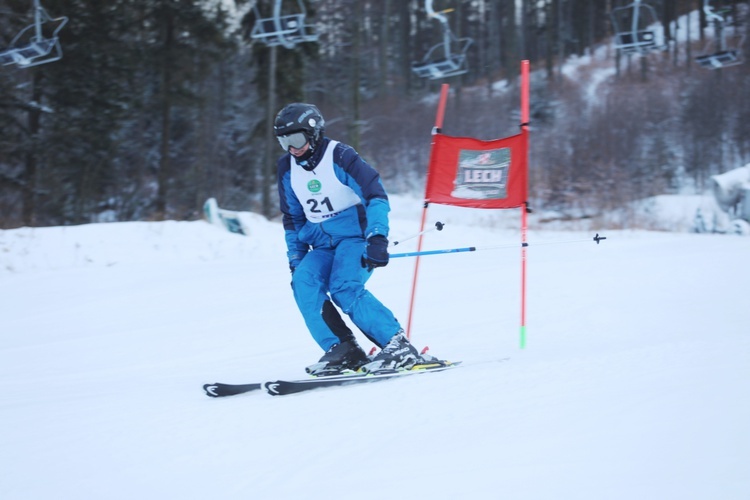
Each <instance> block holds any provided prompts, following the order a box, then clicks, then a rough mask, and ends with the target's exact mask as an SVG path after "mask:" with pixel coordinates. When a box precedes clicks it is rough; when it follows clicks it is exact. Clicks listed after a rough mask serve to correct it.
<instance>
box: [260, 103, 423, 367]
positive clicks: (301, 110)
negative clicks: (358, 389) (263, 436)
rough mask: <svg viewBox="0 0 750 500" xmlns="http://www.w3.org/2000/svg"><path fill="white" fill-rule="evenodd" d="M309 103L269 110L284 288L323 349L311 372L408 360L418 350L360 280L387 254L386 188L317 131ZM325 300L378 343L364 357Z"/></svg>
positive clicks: (350, 152)
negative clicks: (279, 152) (287, 285)
mask: <svg viewBox="0 0 750 500" xmlns="http://www.w3.org/2000/svg"><path fill="white" fill-rule="evenodd" d="M324 125H325V121H324V119H323V116H322V115H321V113H320V111H319V110H318V108H317V107H316V106H314V105H312V104H304V103H293V104H289V105H287V106H285V107H284V108H283V109H282V110H281V111H279V113H278V114H277V115H276V120H275V122H274V133H275V135H276V138H277V139H278V141H279V144H281V148H282V149H283V150H284V151H285V154H284V155H283V156H282V157H281V158H279V160H278V165H277V167H278V188H279V203H280V208H281V212H282V214H283V219H282V220H283V225H284V232H285V238H286V244H287V250H288V251H287V257H288V259H289V269H290V270H291V272H292V290H293V292H294V299H295V301H296V302H297V306H298V307H299V310H300V312H301V313H302V316H303V317H304V319H305V323H306V325H307V328H308V329H309V330H310V333H311V334H312V336H313V338H314V339H315V341H316V342H317V343H318V345H320V347H321V348H322V349H323V350H324V351H325V354H324V355H323V357H321V358H320V360H319V361H318V362H317V363H315V364H313V365H310V366H308V367H307V368H306V370H307V372H308V373H310V374H313V375H329V374H336V373H340V372H342V371H344V370H355V371H356V370H359V369H362V370H363V371H375V370H379V369H398V368H406V369H408V368H411V367H413V366H414V365H415V364H416V363H418V362H419V361H420V360H421V357H420V355H419V353H418V352H417V350H416V349H415V348H414V346H412V345H411V344H410V343H409V341H408V339H407V338H406V336H405V335H404V330H403V329H402V328H401V325H400V324H399V322H398V320H396V318H395V317H394V315H393V313H392V312H391V311H390V310H389V309H388V308H386V307H385V306H384V305H383V304H382V303H381V302H380V301H379V300H378V299H376V298H375V296H374V295H372V293H370V292H369V291H367V290H366V289H365V283H366V282H367V280H368V279H369V278H370V276H371V275H372V271H373V269H374V268H376V267H382V266H385V265H387V264H388V212H389V211H390V205H389V203H388V195H387V194H386V192H385V189H384V188H383V185H382V184H381V182H380V175H379V174H378V172H377V171H376V170H375V169H374V168H372V167H371V166H370V165H369V164H368V163H367V162H365V161H364V160H363V159H362V158H361V157H360V156H359V154H357V152H356V151H355V150H354V149H353V148H352V147H351V146H348V145H346V144H343V143H341V142H338V141H335V140H332V139H330V138H328V137H324ZM331 301H333V303H335V304H336V305H337V306H338V307H339V308H340V309H341V310H342V311H343V312H344V313H346V314H347V315H348V316H349V317H350V318H351V320H352V322H353V323H354V324H355V325H356V326H357V327H358V328H359V329H360V330H362V332H363V333H364V334H365V335H366V336H367V338H368V339H370V341H372V342H373V343H374V344H376V345H377V346H378V347H380V348H381V351H380V352H379V353H378V354H377V355H376V356H374V358H372V359H369V358H368V356H367V355H366V354H365V352H364V351H363V350H362V348H361V347H360V346H359V344H358V343H357V341H356V339H355V337H354V334H353V333H352V331H351V330H350V329H349V328H348V327H347V326H346V324H345V323H344V321H343V320H342V319H341V316H340V315H339V313H338V311H337V310H336V308H335V307H334V305H333V303H331Z"/></svg>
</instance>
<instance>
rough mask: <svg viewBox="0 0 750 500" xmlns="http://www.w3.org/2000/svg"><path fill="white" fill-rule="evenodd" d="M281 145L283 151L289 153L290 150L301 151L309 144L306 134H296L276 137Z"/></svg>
mask: <svg viewBox="0 0 750 500" xmlns="http://www.w3.org/2000/svg"><path fill="white" fill-rule="evenodd" d="M276 138H277V139H278V140H279V144H281V149H283V150H284V151H289V148H290V147H292V148H294V149H301V148H303V147H304V146H305V144H307V136H305V134H304V132H295V133H293V134H289V135H280V136H277V137H276Z"/></svg>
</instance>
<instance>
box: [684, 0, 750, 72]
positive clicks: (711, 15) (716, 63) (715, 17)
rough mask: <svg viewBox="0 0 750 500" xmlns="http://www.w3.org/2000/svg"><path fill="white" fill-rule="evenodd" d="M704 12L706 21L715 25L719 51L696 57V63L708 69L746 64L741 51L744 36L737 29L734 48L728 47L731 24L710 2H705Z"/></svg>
mask: <svg viewBox="0 0 750 500" xmlns="http://www.w3.org/2000/svg"><path fill="white" fill-rule="evenodd" d="M703 11H704V12H705V13H706V19H708V20H709V21H711V22H712V23H713V24H714V29H715V31H716V40H715V43H716V49H717V50H716V51H715V52H713V53H708V54H704V55H700V56H698V57H696V58H695V62H697V63H698V64H699V65H700V66H702V67H704V68H708V69H719V68H728V67H730V66H736V65H738V64H742V63H743V62H745V61H744V58H743V56H742V49H741V47H742V42H743V41H744V39H745V37H744V35H743V34H738V29H737V28H736V27H735V28H734V30H735V33H734V35H735V36H734V38H736V39H737V41H736V43H735V44H734V46H733V47H731V48H730V47H728V45H727V26H728V24H729V23H728V22H727V19H726V18H725V17H724V16H723V15H722V14H721V13H720V12H716V11H715V10H714V9H713V8H712V7H711V2H710V0H704V2H703Z"/></svg>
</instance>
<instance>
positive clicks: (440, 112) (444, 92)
mask: <svg viewBox="0 0 750 500" xmlns="http://www.w3.org/2000/svg"><path fill="white" fill-rule="evenodd" d="M449 89H450V85H448V84H447V83H444V84H443V85H442V87H441V88H440V102H439V103H438V109H437V115H436V116H435V128H434V129H433V131H432V134H433V135H434V134H439V133H440V129H442V128H443V119H444V118H445V105H446V103H447V101H448V90H449ZM429 177H430V167H429V165H428V166H427V179H426V180H427V181H429ZM424 199H425V201H424V207H423V208H422V222H421V223H420V226H419V239H418V240H417V251H418V252H419V251H421V250H422V238H423V236H424V226H425V221H426V220H427V205H428V201H427V182H425V196H424ZM418 276H419V256H417V259H416V262H415V263H414V277H413V278H412V281H411V298H410V299H409V319H408V320H407V323H406V338H408V339H411V320H412V317H413V313H414V297H415V295H416V293H417V277H418Z"/></svg>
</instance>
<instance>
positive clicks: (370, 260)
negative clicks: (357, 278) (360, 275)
mask: <svg viewBox="0 0 750 500" xmlns="http://www.w3.org/2000/svg"><path fill="white" fill-rule="evenodd" d="M388 260H389V257H388V238H386V237H385V236H383V235H382V234H374V235H372V236H370V237H369V238H367V247H366V248H365V253H364V254H363V255H362V267H366V268H367V270H368V271H372V270H373V269H374V268H376V267H383V266H387V265H388Z"/></svg>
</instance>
